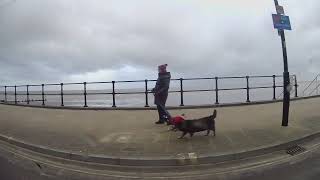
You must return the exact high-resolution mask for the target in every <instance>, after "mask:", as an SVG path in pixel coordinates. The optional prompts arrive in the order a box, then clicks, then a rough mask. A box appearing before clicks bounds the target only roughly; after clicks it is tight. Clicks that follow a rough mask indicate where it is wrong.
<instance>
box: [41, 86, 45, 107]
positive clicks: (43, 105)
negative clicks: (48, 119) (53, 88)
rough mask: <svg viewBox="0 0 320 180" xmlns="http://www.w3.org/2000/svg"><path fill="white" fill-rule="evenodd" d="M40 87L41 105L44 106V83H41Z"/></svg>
mask: <svg viewBox="0 0 320 180" xmlns="http://www.w3.org/2000/svg"><path fill="white" fill-rule="evenodd" d="M41 87H42V106H44V105H45V104H44V84H41Z"/></svg>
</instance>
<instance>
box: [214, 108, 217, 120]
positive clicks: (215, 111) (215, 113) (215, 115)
mask: <svg viewBox="0 0 320 180" xmlns="http://www.w3.org/2000/svg"><path fill="white" fill-rule="evenodd" d="M216 117H217V110H213V118H216Z"/></svg>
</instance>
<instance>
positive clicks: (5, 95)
mask: <svg viewBox="0 0 320 180" xmlns="http://www.w3.org/2000/svg"><path fill="white" fill-rule="evenodd" d="M7 101H8V97H7V86H4V102H5V103H7Z"/></svg>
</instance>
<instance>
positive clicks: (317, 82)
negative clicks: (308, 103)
mask: <svg viewBox="0 0 320 180" xmlns="http://www.w3.org/2000/svg"><path fill="white" fill-rule="evenodd" d="M318 76H319V75H318ZM318 76H317V77H316V85H317V95H318V94H319V81H318Z"/></svg>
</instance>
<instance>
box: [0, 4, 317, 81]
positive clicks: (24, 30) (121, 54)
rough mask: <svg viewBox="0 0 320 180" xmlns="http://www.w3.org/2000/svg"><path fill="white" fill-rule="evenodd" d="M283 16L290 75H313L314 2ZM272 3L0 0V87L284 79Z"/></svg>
mask: <svg viewBox="0 0 320 180" xmlns="http://www.w3.org/2000/svg"><path fill="white" fill-rule="evenodd" d="M279 2H280V4H282V5H283V6H284V7H285V12H286V14H287V15H290V18H291V24H292V28H293V31H287V32H286V37H287V47H288V58H289V71H290V72H291V73H292V74H297V75H298V78H300V79H311V78H312V77H313V76H315V75H316V74H317V73H319V72H320V71H319V70H320V18H319V12H320V1H319V0H304V1H302V0H279ZM274 9H275V8H274V2H273V0H0V84H2V85H3V84H6V85H8V84H9V85H12V84H25V83H40V82H41V83H46V82H61V81H63V82H78V81H80V82H81V81H110V80H128V79H129V80H135V79H145V78H156V76H157V74H156V73H157V71H156V70H157V65H159V64H163V63H167V64H169V67H168V70H169V71H171V72H172V74H173V77H176V78H179V77H205V76H230V75H232V76H238V75H272V74H282V72H283V61H282V52H281V43H280V38H279V36H278V35H277V31H276V30H274V29H273V25H272V18H271V14H272V13H274V11H275V10H274Z"/></svg>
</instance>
